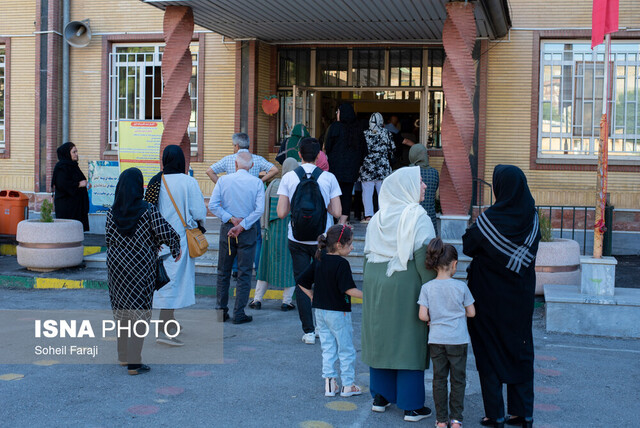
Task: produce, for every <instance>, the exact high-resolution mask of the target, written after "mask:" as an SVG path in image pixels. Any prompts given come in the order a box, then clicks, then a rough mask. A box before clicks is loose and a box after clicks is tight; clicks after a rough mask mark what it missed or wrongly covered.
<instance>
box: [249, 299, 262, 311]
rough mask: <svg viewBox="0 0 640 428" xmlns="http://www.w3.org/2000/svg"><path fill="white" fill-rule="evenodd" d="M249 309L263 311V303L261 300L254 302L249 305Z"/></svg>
mask: <svg viewBox="0 0 640 428" xmlns="http://www.w3.org/2000/svg"><path fill="white" fill-rule="evenodd" d="M249 307H250V308H251V309H255V310H258V311H259V310H260V309H262V302H261V301H260V300H252V301H251V303H249Z"/></svg>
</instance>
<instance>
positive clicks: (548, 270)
mask: <svg viewBox="0 0 640 428" xmlns="http://www.w3.org/2000/svg"><path fill="white" fill-rule="evenodd" d="M546 284H556V285H577V286H579V285H580V245H579V244H578V243H577V242H576V241H573V240H571V239H554V240H553V241H552V242H540V246H539V247H538V255H537V256H536V295H539V296H541V295H543V294H544V286H545V285H546Z"/></svg>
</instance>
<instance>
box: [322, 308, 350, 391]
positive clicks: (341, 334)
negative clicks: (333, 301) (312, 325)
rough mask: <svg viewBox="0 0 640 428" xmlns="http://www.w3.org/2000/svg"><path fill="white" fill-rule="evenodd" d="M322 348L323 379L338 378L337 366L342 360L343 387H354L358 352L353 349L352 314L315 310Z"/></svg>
mask: <svg viewBox="0 0 640 428" xmlns="http://www.w3.org/2000/svg"><path fill="white" fill-rule="evenodd" d="M315 312H316V325H317V326H318V334H319V335H320V345H321V346H322V377H324V378H328V377H338V373H337V371H336V369H335V364H336V361H337V360H338V359H340V374H341V376H340V378H341V380H342V386H350V385H353V382H354V380H355V377H356V350H355V348H354V347H353V326H352V325H351V312H338V311H328V310H325V309H315Z"/></svg>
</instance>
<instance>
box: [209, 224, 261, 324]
mask: <svg viewBox="0 0 640 428" xmlns="http://www.w3.org/2000/svg"><path fill="white" fill-rule="evenodd" d="M232 227H233V225H232V224H230V223H224V224H223V225H222V226H220V241H219V244H218V248H219V250H218V282H217V285H216V297H217V306H216V309H222V310H223V311H224V312H225V313H226V312H228V311H229V307H228V306H227V305H228V303H229V286H230V283H231V267H232V266H233V260H234V259H235V258H236V256H237V257H238V282H237V284H236V303H235V306H234V308H233V316H234V318H235V317H240V318H242V317H244V316H245V313H244V308H245V306H247V301H248V300H249V292H250V291H251V274H252V273H253V259H254V258H255V255H256V242H257V241H256V240H257V237H258V235H257V229H256V228H255V227H253V226H252V227H250V228H249V229H247V230H245V231H244V232H242V233H241V234H240V235H238V240H237V242H236V239H235V238H230V239H229V238H228V237H227V233H228V232H229V230H230V229H231V228H232Z"/></svg>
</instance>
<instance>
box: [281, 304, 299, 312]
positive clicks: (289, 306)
mask: <svg viewBox="0 0 640 428" xmlns="http://www.w3.org/2000/svg"><path fill="white" fill-rule="evenodd" d="M295 308H296V305H294V304H293V303H283V304H282V306H280V310H281V311H282V312H287V311H292V310H294V309H295Z"/></svg>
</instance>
